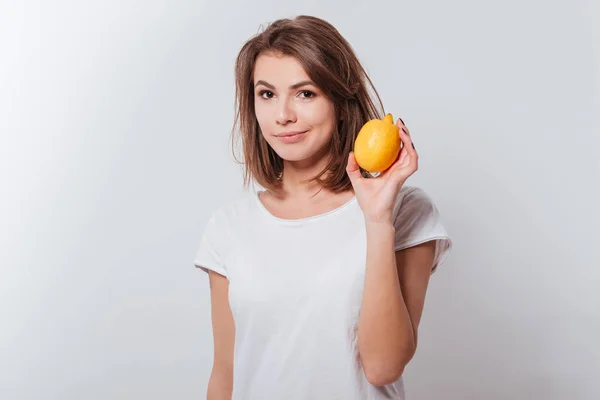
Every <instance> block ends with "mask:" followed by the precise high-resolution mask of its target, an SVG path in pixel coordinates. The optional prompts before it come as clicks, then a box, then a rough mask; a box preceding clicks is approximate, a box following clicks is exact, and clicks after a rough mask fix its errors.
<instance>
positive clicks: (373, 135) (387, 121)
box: [354, 114, 401, 173]
mask: <svg viewBox="0 0 600 400" xmlns="http://www.w3.org/2000/svg"><path fill="white" fill-rule="evenodd" d="M400 144H401V140H400V128H398V126H397V125H396V124H394V119H393V118H392V114H387V115H386V116H385V117H383V118H382V119H372V120H370V121H368V122H367V123H366V124H364V125H363V127H362V128H361V129H360V131H359V132H358V136H357V137H356V141H355V142H354V158H356V162H357V163H358V165H359V166H360V167H361V168H362V169H364V170H366V171H368V172H371V173H374V172H383V171H385V170H386V169H388V168H389V167H390V166H391V165H392V164H393V163H394V161H396V158H398V154H399V153H400Z"/></svg>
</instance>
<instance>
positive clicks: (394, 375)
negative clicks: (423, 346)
mask: <svg viewBox="0 0 600 400" xmlns="http://www.w3.org/2000/svg"><path fill="white" fill-rule="evenodd" d="M414 354H415V351H414V350H412V349H411V350H410V351H406V352H402V354H398V355H397V356H396V357H393V358H392V357H389V354H388V355H387V356H386V357H379V359H371V360H368V362H363V371H364V373H365V377H366V378H367V381H368V382H369V383H370V384H371V385H373V386H384V385H390V384H392V383H394V382H396V381H397V380H398V379H400V377H401V376H402V374H404V369H405V368H406V365H407V364H408V362H409V361H410V360H411V359H412V357H413V355H414ZM365 361H366V360H365Z"/></svg>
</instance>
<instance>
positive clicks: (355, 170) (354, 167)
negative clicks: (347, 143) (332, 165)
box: [346, 151, 362, 184]
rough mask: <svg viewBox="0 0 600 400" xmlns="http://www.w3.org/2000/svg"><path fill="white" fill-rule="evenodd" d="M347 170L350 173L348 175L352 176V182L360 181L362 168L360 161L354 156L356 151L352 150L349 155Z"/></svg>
mask: <svg viewBox="0 0 600 400" xmlns="http://www.w3.org/2000/svg"><path fill="white" fill-rule="evenodd" d="M346 172H347V173H348V177H349V178H350V182H352V183H353V184H354V182H356V181H358V180H359V179H360V178H362V176H361V174H360V168H359V166H358V163H357V162H356V158H354V152H353V151H351V152H350V154H349V155H348V165H347V166H346Z"/></svg>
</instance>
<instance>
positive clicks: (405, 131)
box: [402, 128, 410, 136]
mask: <svg viewBox="0 0 600 400" xmlns="http://www.w3.org/2000/svg"><path fill="white" fill-rule="evenodd" d="M402 130H403V131H404V133H406V134H407V135H408V136H410V135H409V134H408V132H407V130H406V129H404V128H402Z"/></svg>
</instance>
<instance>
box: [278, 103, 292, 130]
mask: <svg viewBox="0 0 600 400" xmlns="http://www.w3.org/2000/svg"><path fill="white" fill-rule="evenodd" d="M293 122H296V112H295V110H294V106H293V104H290V100H288V99H287V98H282V99H281V101H280V102H279V104H278V105H277V123H278V124H279V125H286V124H288V123H293Z"/></svg>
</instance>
